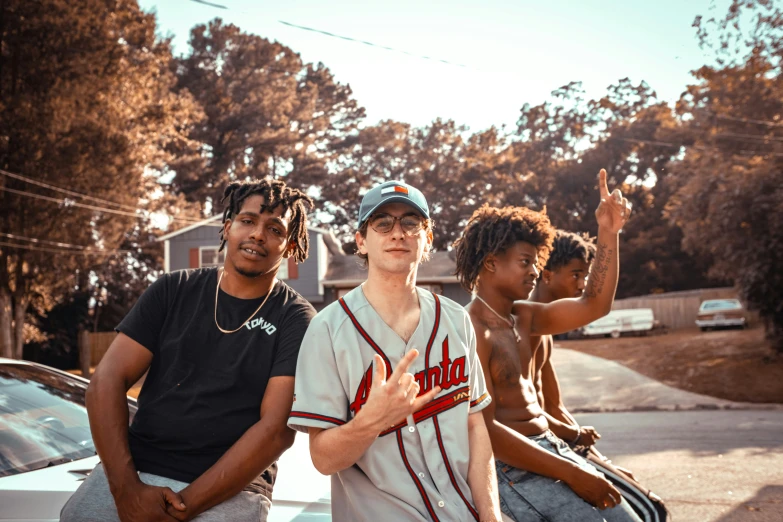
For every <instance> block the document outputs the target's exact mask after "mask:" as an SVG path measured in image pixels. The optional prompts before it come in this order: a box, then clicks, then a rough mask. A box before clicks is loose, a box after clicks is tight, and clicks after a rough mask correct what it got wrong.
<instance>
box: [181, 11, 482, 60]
mask: <svg viewBox="0 0 783 522" xmlns="http://www.w3.org/2000/svg"><path fill="white" fill-rule="evenodd" d="M194 1H195V0H194ZM278 22H280V23H281V24H283V25H287V26H289V27H294V28H296V29H302V30H303V31H310V32H313V33H318V34H323V35H326V36H330V37H332V38H339V39H340V40H346V41H348V42H355V43H360V44H364V45H368V46H370V47H377V48H378V49H384V50H386V51H392V52H396V53H402V54H407V55H408V56H412V57H414V58H421V59H422V60H432V61H433V62H440V63H445V64H446V65H454V66H456V67H463V68H467V67H468V66H467V65H465V64H461V63H454V62H450V61H448V60H442V59H440V58H433V57H432V56H426V55H423V54H414V53H411V52H409V51H404V50H402V49H395V48H394V47H388V46H386V45H379V44H376V43H373V42H368V41H366V40H359V39H357V38H351V37H350V36H343V35H339V34H334V33H330V32H329V31H323V30H321V29H314V28H312V27H305V26H303V25H297V24H292V23H291V22H286V21H285V20H278Z"/></svg>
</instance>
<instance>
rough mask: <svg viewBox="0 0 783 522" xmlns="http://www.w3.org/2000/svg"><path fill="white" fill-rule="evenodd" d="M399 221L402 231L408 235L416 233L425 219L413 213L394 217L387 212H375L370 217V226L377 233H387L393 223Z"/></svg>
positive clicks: (422, 225) (424, 223)
mask: <svg viewBox="0 0 783 522" xmlns="http://www.w3.org/2000/svg"><path fill="white" fill-rule="evenodd" d="M397 221H399V222H400V227H402V231H403V232H405V234H406V235H408V236H414V235H416V234H417V233H418V232H419V230H421V229H422V228H424V227H425V226H426V221H425V220H423V219H422V218H420V217H419V216H417V215H415V214H407V215H405V216H402V217H394V216H390V215H389V214H376V215H374V216H372V217H371V218H370V226H371V227H372V229H373V230H375V231H376V232H378V233H379V234H388V233H389V232H391V231H392V229H393V228H394V225H395V224H396V223H397Z"/></svg>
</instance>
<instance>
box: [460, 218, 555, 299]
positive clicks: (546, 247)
mask: <svg viewBox="0 0 783 522" xmlns="http://www.w3.org/2000/svg"><path fill="white" fill-rule="evenodd" d="M554 237H555V229H554V227H553V226H552V225H551V223H550V222H549V217H548V216H547V215H546V213H545V211H544V212H535V211H533V210H530V209H529V208H525V207H504V208H496V207H490V206H489V205H487V204H486V203H485V204H484V205H482V206H481V207H480V208H479V209H477V210H476V211H475V212H474V213H473V215H472V216H471V217H470V220H468V224H467V225H465V229H464V230H463V231H462V235H461V236H460V237H459V239H457V241H456V242H455V243H454V247H455V250H456V253H457V269H456V272H455V275H456V276H457V278H458V279H459V281H460V283H461V284H462V286H463V287H464V288H465V289H466V290H467V291H468V292H472V291H473V289H474V288H475V287H476V283H477V281H478V277H479V272H480V271H481V267H482V265H483V264H484V260H485V259H486V258H487V256H488V255H490V254H494V255H497V254H500V253H502V252H505V251H506V250H507V249H508V248H509V247H511V246H513V245H514V244H515V243H517V242H519V241H524V242H526V243H530V244H531V245H533V246H534V247H536V250H537V251H538V265H537V266H538V269H539V270H541V269H542V268H543V266H544V265H545V264H546V262H547V259H548V258H549V252H550V251H551V249H552V240H553V239H554Z"/></svg>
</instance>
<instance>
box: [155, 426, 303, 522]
mask: <svg viewBox="0 0 783 522" xmlns="http://www.w3.org/2000/svg"><path fill="white" fill-rule="evenodd" d="M294 436H295V433H294V432H293V430H291V429H290V428H288V427H286V426H285V425H283V426H276V425H273V423H272V422H270V421H265V420H264V419H263V418H262V419H261V420H260V421H258V422H257V423H255V424H254V425H253V426H251V427H250V429H248V430H247V431H246V432H245V433H244V434H243V435H242V437H240V438H239V440H238V441H236V442H235V443H234V445H233V446H231V447H230V448H229V450H228V451H227V452H226V453H224V454H223V456H222V457H220V460H218V461H217V462H216V463H215V464H214V465H212V467H210V468H209V469H208V470H207V471H205V472H204V474H202V475H201V476H200V477H199V478H197V479H196V480H194V481H193V482H192V483H191V484H190V485H189V486H187V487H186V488H185V489H183V490H182V491H181V492H180V494H181V495H182V499H183V501H184V502H185V505H186V506H187V512H186V518H187V519H190V518H193V517H194V516H196V515H198V514H199V513H202V512H204V511H206V510H207V509H209V508H211V507H213V506H216V505H218V504H220V503H221V502H224V501H226V500H228V499H230V498H231V497H233V496H234V495H236V494H237V493H239V492H240V491H242V490H243V489H244V488H245V487H246V486H247V485H248V484H249V483H250V482H251V481H252V480H253V479H254V478H256V477H257V476H258V475H259V474H260V473H261V472H262V471H264V470H265V469H267V468H268V467H269V466H271V465H272V464H273V463H274V462H275V461H276V460H277V459H278V458H280V455H282V454H283V452H284V451H285V450H286V449H288V448H289V447H291V444H293V441H294ZM170 513H173V511H171V510H170Z"/></svg>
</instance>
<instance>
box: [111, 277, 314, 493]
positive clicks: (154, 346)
mask: <svg viewBox="0 0 783 522" xmlns="http://www.w3.org/2000/svg"><path fill="white" fill-rule="evenodd" d="M217 274H218V272H217V269H215V268H203V269H198V270H183V271H179V272H173V273H170V274H166V275H164V276H163V277H161V278H160V279H158V280H157V281H156V282H155V283H153V284H152V285H151V286H150V287H149V288H148V289H147V290H146V291H145V292H144V294H142V296H141V298H139V300H138V302H137V303H136V304H135V305H134V307H133V309H132V310H131V311H130V313H129V314H128V315H127V316H126V317H125V318H124V319H123V320H122V322H121V323H120V324H119V326H117V331H118V332H122V333H123V334H125V335H127V336H128V337H130V338H131V339H133V340H135V341H136V342H138V343H139V344H141V345H142V346H144V347H145V348H147V349H148V350H150V351H151V352H152V354H153V357H152V364H151V365H150V369H149V373H148V374H147V378H146V380H145V381H144V385H143V386H142V389H141V393H140V394H139V399H138V403H139V409H138V412H137V413H136V416H135V417H134V419H133V423H132V424H131V426H130V429H129V432H128V442H129V444H130V451H131V455H132V457H133V461H134V463H135V465H136V469H137V470H138V471H144V472H147V473H152V474H155V475H160V476H163V477H167V478H171V479H174V480H180V481H183V482H193V481H194V480H195V479H197V478H198V477H199V476H200V475H202V474H203V473H204V472H205V471H206V470H207V469H209V468H210V467H211V466H212V465H213V464H215V462H217V461H218V459H220V457H221V456H222V455H223V454H224V453H225V452H226V451H227V450H228V449H229V448H230V447H231V446H232V445H233V444H234V443H235V442H236V441H237V440H238V439H239V438H240V437H241V436H242V435H243V434H244V433H245V431H247V429H248V428H250V427H251V426H252V425H253V424H255V423H256V422H258V421H259V420H260V418H261V400H262V399H263V397H264V391H265V390H266V385H267V382H268V381H269V379H270V378H271V377H276V376H293V375H294V374H295V373H296V359H297V356H298V354H299V345H300V344H301V342H302V337H304V333H305V330H307V325H308V324H309V323H310V319H312V317H313V316H314V315H315V309H314V308H313V307H312V305H310V303H308V302H307V301H306V300H305V299H304V298H303V297H302V296H301V295H299V294H298V293H297V292H296V291H294V290H293V289H292V288H291V287H289V286H288V285H287V284H285V283H283V282H278V283H277V284H276V285H275V287H274V288H273V289H272V293H271V294H270V296H269V299H268V300H267V302H266V303H265V304H264V306H263V307H262V308H261V310H259V311H258V312H257V313H256V314H255V315H254V316H253V319H252V320H251V321H250V322H249V323H248V324H247V325H246V326H244V327H242V328H241V329H239V330H238V331H237V332H235V333H232V334H224V333H221V332H220V330H218V329H217V326H215V319H214V313H215V290H216V288H217ZM263 299H264V297H260V298H258V299H238V298H236V297H232V296H230V295H228V294H226V293H225V292H223V291H222V290H221V291H220V293H219V296H218V317H217V318H218V322H219V323H220V326H221V327H222V328H223V329H225V330H233V329H234V328H237V327H238V326H239V325H241V324H242V323H243V322H244V321H245V320H246V319H247V318H248V317H249V316H250V314H252V313H253V311H254V310H255V309H256V308H258V306H259V305H260V304H261V302H262V301H263ZM276 474H277V467H276V464H274V465H272V466H271V467H270V468H269V469H267V470H266V471H264V472H263V473H262V474H261V475H259V476H258V477H257V478H256V479H255V480H254V481H253V482H252V483H251V484H250V486H248V489H249V490H252V491H259V492H261V493H264V494H265V495H267V496H268V497H270V498H271V495H272V487H273V485H274V481H275V475H276Z"/></svg>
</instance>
